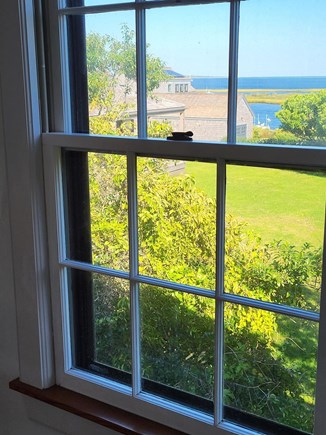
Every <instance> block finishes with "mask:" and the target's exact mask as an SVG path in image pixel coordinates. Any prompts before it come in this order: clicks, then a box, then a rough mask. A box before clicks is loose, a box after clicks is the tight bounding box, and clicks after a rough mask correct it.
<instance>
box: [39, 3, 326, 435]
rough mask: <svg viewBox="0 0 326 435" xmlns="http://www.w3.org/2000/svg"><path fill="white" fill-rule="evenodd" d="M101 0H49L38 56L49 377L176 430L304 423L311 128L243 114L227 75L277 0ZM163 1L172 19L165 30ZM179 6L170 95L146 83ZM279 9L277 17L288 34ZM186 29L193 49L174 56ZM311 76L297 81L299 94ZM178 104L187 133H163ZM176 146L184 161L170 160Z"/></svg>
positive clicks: (310, 390) (320, 216)
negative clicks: (178, 75)
mask: <svg viewBox="0 0 326 435" xmlns="http://www.w3.org/2000/svg"><path fill="white" fill-rule="evenodd" d="M101 3H102V4H101V5H93V4H92V5H91V4H90V3H89V2H85V5H84V4H83V2H79V1H77V0H76V1H74V0H72V1H69V2H67V6H62V7H60V8H58V11H56V8H55V6H54V5H53V2H49V5H48V8H49V12H50V16H52V19H51V21H50V23H49V26H50V33H51V43H52V45H51V49H52V64H53V65H57V64H59V65H61V70H60V73H58V75H54V74H51V75H49V77H50V78H51V80H52V81H50V79H49V81H48V82H49V83H50V90H51V91H52V94H51V95H52V100H53V107H55V108H56V109H55V110H54V111H53V113H52V115H51V117H50V121H51V123H52V125H53V126H54V127H53V132H50V133H46V134H44V136H43V142H44V147H45V153H46V162H47V167H46V173H47V177H48V178H49V180H50V181H49V182H48V186H47V194H48V196H49V198H50V200H49V201H48V204H49V209H48V214H49V219H50V222H51V223H52V225H50V226H51V227H52V230H51V231H54V229H55V230H56V237H52V236H51V237H50V243H51V264H52V268H53V274H52V291H53V295H52V298H53V309H54V315H53V317H54V319H61V321H57V320H56V323H55V332H56V333H55V337H56V338H55V352H56V362H57V365H56V370H57V372H56V376H57V379H58V382H59V383H60V384H62V385H64V386H67V387H68V388H72V389H77V390H78V391H80V392H83V393H86V394H88V395H91V396H93V397H96V398H99V399H100V400H103V401H106V402H108V403H111V404H114V405H116V406H119V407H122V408H123V409H127V410H130V411H131V412H136V413H139V414H140V415H143V416H147V417H148V416H151V418H153V419H154V420H157V421H163V422H166V419H168V420H169V421H171V427H173V428H179V429H180V428H182V429H183V430H185V431H186V432H189V433H199V431H203V433H208V434H210V433H222V431H223V430H226V431H228V430H229V431H231V432H232V431H235V432H237V433H250V432H254V431H258V432H263V433H281V431H284V432H285V433H299V432H300V431H303V432H307V433H312V432H313V430H314V419H316V423H315V427H316V428H318V427H320V424H321V423H320V422H319V420H318V419H319V414H320V412H319V409H320V406H321V403H323V398H322V395H321V394H320V393H319V394H320V396H318V394H317V401H316V406H315V400H316V399H315V397H316V393H315V389H316V379H317V350H318V349H317V343H318V334H319V333H320V334H323V332H322V331H323V330H322V328H320V331H319V320H320V313H321V311H322V308H321V302H320V295H321V277H322V272H323V266H322V252H323V243H324V242H323V241H324V227H325V222H324V202H323V201H324V199H323V198H324V195H323V193H322V192H325V187H326V177H325V137H326V134H324V133H323V130H322V126H319V129H318V135H312V134H310V135H309V134H308V133H307V131H306V132H302V130H300V128H299V126H297V127H296V128H297V130H296V131H295V132H290V133H289V131H288V130H286V127H284V130H282V131H278V132H276V133H275V132H274V131H271V130H270V129H268V128H262V126H258V127H256V129H255V128H254V125H253V123H254V114H253V109H252V108H251V107H250V106H249V103H248V98H247V97H246V93H245V92H243V91H244V89H246V88H245V85H244V84H243V82H241V84H240V81H241V80H244V78H245V76H247V78H248V74H249V73H250V74H253V73H252V71H253V69H250V65H251V68H254V65H258V64H257V62H256V59H257V58H259V56H260V55H261V53H260V52H259V51H258V50H257V51H255V50H254V48H255V43H254V42H253V41H252V39H251V38H252V37H253V32H252V31H249V30H248V29H250V25H249V24H252V22H253V21H256V18H253V17H254V16H255V12H256V11H257V10H259V11H260V12H261V13H262V15H263V16H268V15H267V12H268V11H269V7H270V8H271V9H272V10H273V7H274V4H275V2H273V1H272V0H271V1H269V2H267V4H268V6H266V2H265V3H264V5H261V4H260V3H261V2H257V1H255V0H252V1H247V2H241V1H229V2H224V1H223V2H219V1H216V3H213V4H212V3H210V2H208V3H207V4H201V5H198V2H197V1H190V2H189V1H186V2H185V3H183V2H182V1H181V2H178V4H177V5H175V4H174V2H173V1H171V2H169V1H166V2H163V3H162V2H161V1H155V0H153V1H152V0H150V1H146V2H135V3H129V2H128V3H124V2H121V3H120V2H114V3H112V2H101ZM172 6H173V8H172ZM292 6H293V5H292ZM293 7H294V6H293ZM293 7H290V6H289V5H282V6H281V5H278V13H279V14H283V15H286V14H289V15H288V16H292V15H291V14H292V13H294V12H295V10H293ZM320 7H321V9H325V8H324V6H320ZM310 8H311V9H314V10H315V11H316V9H317V1H315V2H312V3H310V4H309V9H310ZM298 9H299V8H298ZM298 9H297V6H296V10H298ZM301 9H302V10H301V12H300V13H301V15H298V17H297V19H299V18H300V17H301V19H303V17H305V18H306V15H304V14H303V11H304V10H305V9H304V6H302V7H301ZM56 12H58V13H56ZM323 12H324V13H325V11H324V10H323ZM274 13H275V11H274ZM186 14H188V15H187V16H189V21H187V22H186V23H184V21H180V18H179V16H185V15H186ZM240 15H241V17H243V19H244V22H245V23H246V22H247V23H248V26H244V27H241V26H240V24H239V18H240ZM283 15H282V16H283ZM311 19H312V22H314V21H313V20H314V18H311ZM171 20H172V21H173V22H174V20H176V22H178V23H179V24H180V23H181V24H180V25H179V26H176V33H173V32H172V31H171V30H170V31H169V32H166V38H162V34H164V33H162V32H161V27H162V28H164V26H165V29H167V28H169V29H173V28H174V26H173V25H172V24H171V22H170V21H171ZM299 21H300V20H299ZM216 22H219V23H221V25H220V26H216ZM262 22H263V21H262ZM182 23H184V27H182V26H183V24H182ZM318 23H319V21H318V20H317V23H316V25H315V26H314V27H315V28H316V29H317V32H316V33H314V32H313V36H314V37H317V36H316V35H320V34H321V33H322V27H321V25H320V26H319V24H320V23H319V24H318ZM168 24H169V27H167V26H168ZM304 24H305V21H303V24H302V25H304ZM190 25H191V29H192V32H191V33H192V35H194V36H193V37H191V38H190V37H189V40H186V39H185V38H183V39H180V43H181V42H182V44H185V45H184V47H185V49H184V50H182V51H183V52H184V53H185V54H184V57H182V58H181V62H183V65H181V66H183V67H184V68H185V69H186V68H193V69H194V70H193V71H185V72H186V73H187V74H189V76H190V75H194V76H196V77H195V78H194V79H193V81H192V85H193V86H194V87H195V89H196V86H197V91H196V92H194V93H192V92H188V85H178V84H176V85H175V92H176V93H179V94H180V95H178V96H175V100H173V96H171V95H170V96H169V98H168V99H165V98H164V96H162V95H160V93H158V92H156V90H157V89H158V86H159V84H160V83H161V82H163V81H164V80H166V77H165V73H164V66H165V62H169V64H170V59H167V60H164V59H162V58H161V56H163V54H160V53H167V52H169V51H171V53H172V58H171V59H174V61H175V62H176V63H177V62H180V48H179V47H178V52H177V53H176V52H174V51H175V50H173V49H171V50H169V48H171V47H170V45H169V44H171V46H173V47H174V46H175V40H176V38H177V36H178V32H181V33H180V34H185V31H186V27H187V26H190ZM270 26H271V29H272V28H274V30H275V27H273V26H272V24H270ZM318 26H319V27H318ZM294 27H295V26H294V22H293V21H291V22H290V24H289V28H288V32H285V31H284V32H282V37H283V38H284V39H285V40H286V44H291V43H292V41H293V38H292V36H293V34H292V31H294V32H295V29H294ZM264 28H266V29H267V28H268V25H267V24H266V23H264ZM107 29H110V30H109V32H110V33H106V32H108V30H107ZM293 29H294V30H293ZM54 30H55V31H54ZM170 33H171V35H170ZM271 34H272V31H271ZM313 36H312V37H313ZM196 38H198V40H200V41H201V42H202V43H203V44H204V45H203V46H202V47H201V49H200V50H199V51H198V55H199V56H202V57H201V58H196V59H195V60H193V58H194V57H193V56H192V57H191V60H190V62H189V63H187V62H186V60H185V59H187V57H188V54H189V50H190V51H191V50H192V49H194V46H195V42H196V41H197V39H196ZM265 42H266V41H265ZM268 42H269V43H270V44H271V41H268ZM316 42H318V40H317V39H316ZM162 43H163V45H162ZM211 43H212V44H213V45H211ZM172 44H173V45H172ZM214 44H215V45H214ZM286 44H285V45H286ZM187 45H188V47H187ZM198 45H201V44H198ZM248 46H249V48H248ZM266 46H267V43H266ZM268 46H269V45H268ZM271 46H272V44H271ZM286 46H287V45H286ZM287 47H288V46H287ZM238 48H239V49H238ZM151 50H153V51H151ZM210 50H213V51H214V52H215V53H216V52H218V53H219V56H215V57H214V56H213V60H212V56H211V55H209V53H210ZM205 53H208V56H206V57H205ZM278 53H279V52H278ZM282 53H283V52H282ZM307 53H308V52H307ZM174 55H175V56H174ZM266 55H267V56H268V53H267V54H266ZM250 56H251V57H250ZM189 58H190V56H189ZM56 60H58V63H57V62H56ZM282 60H283V58H282V59H277V58H274V57H273V61H275V62H276V66H275V65H274V64H273V63H272V62H270V63H268V68H272V66H273V67H274V68H275V69H274V70H273V71H271V72H270V74H271V75H275V77H276V76H277V72H278V71H281V72H282V74H283V75H284V76H285V75H286V72H287V71H285V70H283V69H282V68H283V66H282V65H284V63H283V62H281V61H282ZM301 60H302V59H301ZM292 61H293V63H294V64H295V65H296V62H297V57H295V56H294V55H293V57H292ZM238 65H239V71H240V72H241V74H243V75H244V78H243V79H242V77H241V76H240V75H239V72H238V69H237V66H238ZM318 65H319V64H318ZM228 66H229V69H228ZM322 66H325V65H319V66H318V67H320V68H321V67H322ZM205 67H206V68H207V69H206V70H205ZM308 67H309V65H308ZM308 67H307V68H308ZM174 68H175V69H176V70H178V68H180V70H181V67H180V64H176V65H175V66H174V65H173V69H174ZM246 68H247V70H246ZM277 68H278V69H277ZM288 68H290V66H288ZM308 69H309V68H308ZM302 71H307V69H302ZM316 71H317V70H316ZM318 71H319V70H318ZM259 74H261V75H264V74H266V76H267V74H268V71H267V72H266V70H265V71H259ZM313 74H316V73H315V70H311V71H310V72H309V74H308V73H307V76H308V75H309V76H312V75H313ZM210 75H214V76H215V77H214V80H215V85H213V84H212V83H213V82H212V81H210V80H209V77H208V78H207V76H210ZM199 76H202V77H201V79H199ZM205 76H206V78H205ZM221 76H222V77H223V79H221ZM250 77H255V75H254V74H253V75H252V76H250ZM196 80H197V82H196ZM200 80H201V81H200ZM255 80H257V79H255ZM263 81H264V80H263ZM293 81H294V82H296V79H294V78H293ZM244 82H246V80H244ZM248 83H249V80H247V85H246V86H249V84H248ZM253 83H254V80H252V82H251V84H250V85H251V86H253ZM320 83H321V82H320ZM184 86H186V87H184ZM214 86H215V87H214ZM223 86H224V87H223ZM241 86H243V88H241ZM261 86H262V87H263V85H261ZM275 86H280V85H275ZM288 86H293V85H292V84H288ZM320 87H321V88H322V87H323V86H322V85H320ZM238 88H239V89H241V90H242V91H241V92H240V91H238ZM199 89H201V91H200V90H199ZM248 89H249V88H248ZM255 89H258V91H257V95H258V97H257V95H255V96H254V97H256V99H257V98H260V99H262V98H265V99H268V96H266V95H264V97H262V94H263V93H262V92H261V89H259V88H257V85H256V84H255ZM278 89H281V88H278ZM291 89H292V90H293V89H295V88H293V87H291ZM305 91H306V92H303V91H300V95H298V94H299V92H297V90H295V91H291V92H289V89H287V94H289V95H288V96H289V100H288V101H289V102H288V103H284V104H288V106H289V108H288V110H289V112H291V111H292V116H294V117H295V113H297V112H296V110H300V108H301V107H302V106H303V105H307V107H308V108H309V110H313V109H312V106H311V105H312V104H314V102H313V101H310V100H309V98H310V96H311V95H312V93H311V91H309V92H308V91H307V89H305ZM184 92H187V93H188V94H187V95H181V93H184ZM282 92H283V91H282ZM282 92H278V93H276V94H277V98H278V99H280V98H281V99H282V98H283V97H282V95H283V94H282ZM293 93H294V94H295V96H294V97H293V96H292V95H291V94H293ZM324 93H325V91H324V90H320V91H319V93H318V95H314V96H313V98H311V100H314V101H317V109H316V110H318V107H321V105H322V104H325V103H324V102H323V101H324V98H325V97H324ZM61 95H63V98H62V99H61ZM280 95H281V96H280ZM254 97H253V96H251V97H250V98H251V101H253V100H254ZM302 97H304V98H306V100H304V99H303V98H302ZM183 98H186V99H187V100H183ZM190 98H191V99H193V100H195V103H194V104H193V103H192V102H191V100H190ZM270 98H271V99H272V100H274V99H275V95H274V94H272V96H270ZM291 98H292V99H291ZM308 100H309V101H308ZM259 101H260V100H259ZM298 101H299V103H298V106H299V109H295V103H297V102H298ZM300 102H301V103H300ZM190 104H193V105H192V106H191V105H190ZM180 105H183V106H182V107H185V115H184V117H183V119H181V118H180V119H176V118H174V117H175V116H176V115H175V113H177V112H178V113H179V112H180V110H179V108H180ZM177 109H178V110H177ZM158 113H159V114H160V116H161V118H160V119H162V114H163V115H164V117H165V115H167V114H173V117H172V115H171V117H168V116H166V118H165V119H171V121H164V122H161V121H157V120H155V114H158ZM314 113H316V112H314ZM149 115H150V119H152V121H150V122H149V121H148V119H149ZM283 115H284V113H283ZM316 117H317V115H316ZM281 118H282V116H281V115H280V119H281ZM134 119H135V120H137V122H130V120H132V121H133V120H134ZM314 119H316V118H314ZM321 119H322V117H321ZM181 122H184V124H183V126H184V127H185V128H184V129H185V130H188V129H189V130H190V129H191V130H193V131H194V134H195V136H194V138H196V139H195V140H193V141H166V140H165V138H166V137H167V136H168V135H169V134H170V132H171V131H172V130H175V129H177V128H175V127H176V126H177V127H178V126H179V125H181V124H180V123H181ZM174 123H175V124H174ZM282 123H283V125H284V126H286V125H288V124H290V123H291V122H290V121H289V120H287V119H284V118H283V119H282ZM56 126H59V127H56ZM264 127H268V126H266V125H265V126H264ZM60 128H62V130H63V133H60V134H58V133H56V132H55V131H60ZM257 128H261V130H257ZM312 129H314V127H313V128H312ZM299 130H300V131H299ZM320 132H321V133H320ZM310 133H311V132H310ZM304 134H305V135H306V136H303V135H304ZM149 138H152V139H149ZM154 138H155V139H154ZM198 138H199V139H204V140H206V142H198ZM237 138H238V139H237ZM225 139H226V142H227V143H224V142H225ZM240 140H241V141H245V143H237V141H240ZM269 140H270V141H271V142H272V143H274V145H271V144H268V141H269ZM180 161H182V162H185V163H184V169H183V170H184V173H183V174H181V175H177V176H172V175H171V174H170V172H169V170H168V168H169V167H170V166H171V165H173V164H179V163H176V162H180ZM48 174H53V176H52V177H51V176H49V175H48ZM51 180H52V181H51ZM54 222H56V223H55V224H54ZM318 370H322V369H321V368H320V367H319V368H318ZM319 373H321V372H319ZM319 376H321V375H319ZM317 388H318V385H317ZM317 393H318V390H317ZM162 408H163V409H164V413H163V414H162V411H161V409H162ZM315 410H317V411H316V412H315ZM162 415H163V416H162ZM246 431H247V432H246Z"/></svg>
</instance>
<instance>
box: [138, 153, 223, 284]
mask: <svg viewBox="0 0 326 435" xmlns="http://www.w3.org/2000/svg"><path fill="white" fill-rule="evenodd" d="M187 164H188V163H187ZM193 165H195V163H193ZM199 165H201V166H202V167H203V166H204V167H205V170H207V171H208V173H209V177H211V178H212V179H213V180H214V182H213V192H214V193H215V189H216V187H215V186H216V165H214V164H211V163H200V164H199ZM186 167H187V166H186V164H185V162H183V161H174V160H164V159H150V158H138V225H139V272H140V273H141V274H143V275H149V276H152V277H155V278H161V279H166V280H170V281H175V282H178V283H181V284H189V285H194V286H199V287H205V288H207V289H211V290H213V289H214V288H215V258H216V254H215V252H216V249H215V244H216V237H215V234H216V231H215V226H216V224H215V223H216V204H215V201H214V200H213V199H212V198H211V197H209V196H208V195H207V194H206V193H205V192H203V191H202V190H201V188H200V187H197V182H196V179H195V177H193V176H191V175H189V172H188V170H187V169H186ZM193 170H194V171H195V169H194V167H193ZM199 170H200V168H199V169H198V172H199ZM213 195H214V194H213ZM215 196H216V195H215Z"/></svg>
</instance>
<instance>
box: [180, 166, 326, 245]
mask: <svg viewBox="0 0 326 435" xmlns="http://www.w3.org/2000/svg"><path fill="white" fill-rule="evenodd" d="M186 173H188V174H190V175H192V176H193V177H194V178H195V180H196V184H197V186H198V188H199V189H201V190H203V191H204V192H206V193H207V195H209V196H210V197H215V196H216V195H215V192H216V169H215V165H214V164H208V163H201V162H187V163H186ZM325 193H326V174H317V175H316V174H312V173H307V172H302V171H290V170H280V169H270V168H258V167H249V166H236V165H228V167H227V202H226V209H227V213H229V214H231V215H233V216H235V217H237V218H238V219H240V220H242V221H244V222H247V223H248V226H249V227H250V228H251V229H252V230H254V231H255V232H256V233H258V234H259V235H260V236H261V237H262V239H263V241H265V242H269V241H271V240H286V241H288V242H289V243H291V244H294V245H297V246H299V245H302V244H303V243H304V242H308V243H310V244H312V245H314V246H316V247H319V246H321V245H322V237H323V229H324V216H325Z"/></svg>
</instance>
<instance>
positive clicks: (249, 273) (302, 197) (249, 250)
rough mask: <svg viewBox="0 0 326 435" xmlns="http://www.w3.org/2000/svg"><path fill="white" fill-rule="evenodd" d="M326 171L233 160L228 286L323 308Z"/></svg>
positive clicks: (270, 298) (229, 188)
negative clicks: (250, 163) (273, 166)
mask: <svg viewBox="0 0 326 435" xmlns="http://www.w3.org/2000/svg"><path fill="white" fill-rule="evenodd" d="M325 192H326V173H323V172H310V173H309V172H304V171H294V170H291V171H290V170H283V169H273V168H257V167H250V166H237V165H228V166H227V196H226V210H227V227H226V251H225V252H226V258H225V264H226V273H225V290H226V291H227V292H230V293H236V294H240V295H244V296H248V297H252V298H255V299H262V300H266V301H271V302H276V303H282V304H286V305H292V306H295V307H300V308H304V309H309V310H314V311H319V299H320V288H321V274H322V246H323V237H324V213H325Z"/></svg>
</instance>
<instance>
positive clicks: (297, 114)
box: [276, 90, 326, 144]
mask: <svg viewBox="0 0 326 435" xmlns="http://www.w3.org/2000/svg"><path fill="white" fill-rule="evenodd" d="M281 107H282V109H281V110H280V111H279V112H277V114H276V116H277V117H278V118H279V120H280V121H281V123H282V129H283V130H285V131H288V132H290V133H293V134H294V135H295V136H297V137H298V138H299V139H300V140H301V141H303V142H313V143H316V144H325V138H326V91H325V90H321V91H319V92H313V93H310V94H306V95H293V96H291V97H290V98H288V99H287V100H285V102H284V103H283V104H282V106H281Z"/></svg>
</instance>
